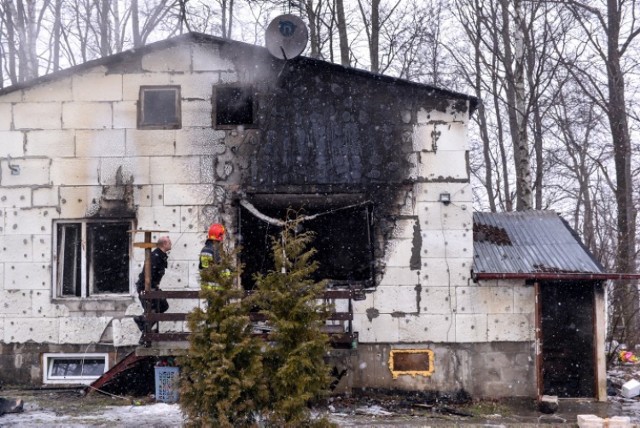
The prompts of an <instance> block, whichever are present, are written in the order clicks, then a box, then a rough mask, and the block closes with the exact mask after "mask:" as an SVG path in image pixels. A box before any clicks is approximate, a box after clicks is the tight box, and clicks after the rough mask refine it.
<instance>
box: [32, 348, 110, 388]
mask: <svg viewBox="0 0 640 428" xmlns="http://www.w3.org/2000/svg"><path fill="white" fill-rule="evenodd" d="M85 359H104V371H103V372H102V374H104V373H106V372H107V371H108V370H109V354H108V353H89V354H85V353H77V354H70V353H67V354H54V353H45V354H42V383H43V384H45V385H47V384H49V385H52V384H82V385H90V384H91V383H92V382H93V381H95V380H96V379H98V378H99V377H100V376H102V374H101V375H99V376H53V375H52V374H51V372H52V371H53V367H54V365H55V362H56V360H85Z"/></svg>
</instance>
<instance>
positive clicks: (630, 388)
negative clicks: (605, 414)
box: [621, 379, 640, 398]
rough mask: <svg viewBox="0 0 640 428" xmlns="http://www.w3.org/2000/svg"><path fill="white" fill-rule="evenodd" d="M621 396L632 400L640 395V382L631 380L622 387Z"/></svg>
mask: <svg viewBox="0 0 640 428" xmlns="http://www.w3.org/2000/svg"><path fill="white" fill-rule="evenodd" d="M621 394H622V396H623V397H626V398H632V397H636V396H638V395H640V382H638V381H637V380H635V379H631V380H630V381H628V382H625V384H624V385H622V390H621Z"/></svg>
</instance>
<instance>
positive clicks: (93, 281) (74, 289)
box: [55, 221, 132, 297]
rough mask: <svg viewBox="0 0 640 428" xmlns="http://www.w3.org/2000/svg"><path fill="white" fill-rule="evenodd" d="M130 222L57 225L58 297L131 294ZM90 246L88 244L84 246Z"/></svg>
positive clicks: (87, 222)
mask: <svg viewBox="0 0 640 428" xmlns="http://www.w3.org/2000/svg"><path fill="white" fill-rule="evenodd" d="M131 229H132V225H131V223H130V222H114V221H83V222H75V223H74V222H71V223H67V222H60V223H58V224H57V225H56V246H55V248H56V257H57V265H56V266H57V267H56V284H57V293H56V295H58V296H62V297H88V296H91V295H95V294H127V293H129V291H130V286H129V253H130V247H131V234H130V233H129V232H128V231H129V230H131ZM85 243H86V245H84V244H85Z"/></svg>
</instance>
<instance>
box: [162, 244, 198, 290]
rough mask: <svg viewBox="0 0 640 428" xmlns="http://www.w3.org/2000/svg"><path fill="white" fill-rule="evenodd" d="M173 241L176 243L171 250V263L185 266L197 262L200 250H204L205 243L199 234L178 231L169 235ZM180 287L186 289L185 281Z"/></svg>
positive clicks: (184, 267) (181, 282)
mask: <svg viewBox="0 0 640 428" xmlns="http://www.w3.org/2000/svg"><path fill="white" fill-rule="evenodd" d="M169 236H171V239H172V240H173V242H174V245H173V248H172V249H171V262H172V263H178V262H180V263H181V264H182V265H184V264H185V261H186V262H187V264H188V263H190V262H191V261H194V260H197V258H198V254H200V250H201V249H202V244H203V243H204V241H203V240H202V239H200V236H199V234H197V233H188V232H186V233H178V231H175V232H173V231H172V232H171V233H169ZM182 268H183V269H187V268H186V266H182ZM180 284H181V285H180V287H186V283H185V282H184V281H180Z"/></svg>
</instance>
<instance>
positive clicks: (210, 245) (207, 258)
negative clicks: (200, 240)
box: [198, 239, 222, 270]
mask: <svg viewBox="0 0 640 428" xmlns="http://www.w3.org/2000/svg"><path fill="white" fill-rule="evenodd" d="M221 246H222V244H221V243H220V242H214V241H213V240H212V239H207V240H206V241H205V243H204V247H202V250H200V263H199V265H198V269H200V270H202V269H205V268H208V267H209V266H210V265H211V263H215V264H220V262H221V261H222V256H221V255H220V247H221Z"/></svg>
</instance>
